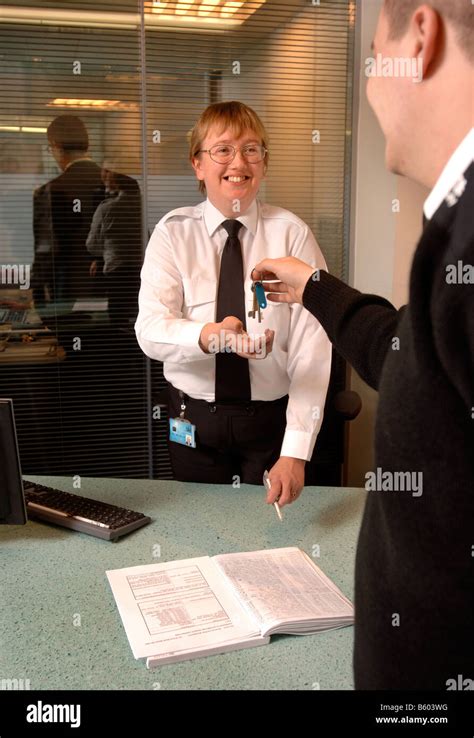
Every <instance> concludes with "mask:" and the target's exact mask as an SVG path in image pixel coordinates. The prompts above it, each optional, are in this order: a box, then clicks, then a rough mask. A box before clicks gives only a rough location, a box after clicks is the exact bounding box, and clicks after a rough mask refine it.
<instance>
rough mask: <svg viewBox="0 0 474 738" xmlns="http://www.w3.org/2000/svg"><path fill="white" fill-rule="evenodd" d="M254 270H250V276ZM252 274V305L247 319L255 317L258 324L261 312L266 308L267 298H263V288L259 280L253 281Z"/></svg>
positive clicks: (260, 320)
mask: <svg viewBox="0 0 474 738" xmlns="http://www.w3.org/2000/svg"><path fill="white" fill-rule="evenodd" d="M253 272H254V270H253V269H252V274H253ZM252 274H251V275H250V277H251V278H252V287H251V289H252V292H253V304H252V310H249V312H248V316H249V318H255V316H257V319H258V322H259V323H261V322H262V310H264V309H265V308H266V307H267V298H266V297H265V290H264V288H263V284H262V283H261V281H260V280H255V281H254V280H253V277H252Z"/></svg>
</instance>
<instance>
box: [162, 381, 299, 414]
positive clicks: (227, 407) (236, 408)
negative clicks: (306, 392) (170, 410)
mask: <svg viewBox="0 0 474 738" xmlns="http://www.w3.org/2000/svg"><path fill="white" fill-rule="evenodd" d="M169 390H170V391H173V392H174V393H175V394H176V397H177V398H178V399H179V402H180V404H182V402H183V401H184V404H185V405H186V408H188V407H189V408H191V409H192V408H193V407H194V408H196V409H197V408H200V409H205V408H207V409H208V410H209V412H210V413H218V414H222V415H231V414H233V413H236V412H242V413H243V412H245V413H246V414H248V415H254V414H255V413H256V412H258V411H259V410H262V409H263V408H268V406H269V405H272V406H274V407H279V406H280V405H286V404H287V402H288V395H283V397H278V398H277V399H276V400H248V401H247V402H208V401H207V400H197V399H196V398H194V397H189V395H186V394H185V393H184V392H183V391H182V390H178V389H176V387H173V385H169Z"/></svg>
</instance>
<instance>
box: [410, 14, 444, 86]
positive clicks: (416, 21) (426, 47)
mask: <svg viewBox="0 0 474 738" xmlns="http://www.w3.org/2000/svg"><path fill="white" fill-rule="evenodd" d="M408 34H409V35H408V38H409V44H410V47H411V48H410V49H409V51H410V57H411V58H413V59H421V60H422V61H421V63H422V69H423V79H424V78H425V77H428V76H430V74H431V72H432V71H433V68H434V66H435V64H436V61H437V60H438V59H439V54H440V51H441V47H442V41H443V33H442V25H441V19H440V17H439V15H438V13H437V12H436V10H434V9H433V8H432V7H430V6H429V5H421V6H420V7H419V8H417V9H416V11H415V12H414V13H413V15H412V18H411V20H410V24H409V29H408Z"/></svg>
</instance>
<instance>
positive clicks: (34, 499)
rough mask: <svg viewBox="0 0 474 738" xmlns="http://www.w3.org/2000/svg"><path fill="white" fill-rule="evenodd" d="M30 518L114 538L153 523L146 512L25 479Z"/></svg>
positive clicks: (101, 536)
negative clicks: (135, 510)
mask: <svg viewBox="0 0 474 738" xmlns="http://www.w3.org/2000/svg"><path fill="white" fill-rule="evenodd" d="M23 488H24V494H25V503H26V509H27V512H28V517H29V518H37V519H39V520H43V521H45V522H48V523H55V524H56V525H62V526H64V527H65V528H71V529H72V530H78V531H80V532H81V533H88V534H89V535H91V536H97V537H98V538H105V539H106V540H108V541H114V540H116V539H117V538H119V537H120V536H124V535H126V534H127V533H131V532H132V530H135V529H136V528H141V527H142V525H147V524H148V523H150V522H151V520H150V518H149V517H147V516H146V515H143V513H139V512H134V511H133V510H127V509H126V508H124V507H117V506H116V505H109V504H108V503H107V502H99V501H98V500H91V499H90V498H88V497H81V496H80V495H74V494H71V493H70V492H62V491H61V490H59V489H54V488H53V487H45V486H44V485H43V484H37V483H36V482H29V481H28V480H26V479H25V480H23Z"/></svg>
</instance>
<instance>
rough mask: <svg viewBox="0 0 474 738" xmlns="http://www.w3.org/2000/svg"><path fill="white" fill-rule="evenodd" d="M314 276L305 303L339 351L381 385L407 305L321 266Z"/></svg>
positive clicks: (369, 379)
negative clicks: (365, 291) (396, 303)
mask: <svg viewBox="0 0 474 738" xmlns="http://www.w3.org/2000/svg"><path fill="white" fill-rule="evenodd" d="M315 276H318V277H319V279H313V277H315ZM313 277H311V278H310V279H309V280H308V283H307V284H306V287H305V290H304V293H303V305H304V306H305V308H306V309H307V310H309V311H310V312H311V313H312V314H313V315H314V316H315V318H317V320H319V322H320V323H321V325H322V327H323V328H324V330H325V331H326V333H327V334H328V337H329V340H330V341H331V343H332V344H333V345H334V348H335V349H336V351H337V352H338V353H339V354H341V356H343V357H344V359H346V361H348V362H349V364H351V366H353V367H354V369H355V370H356V371H357V373H358V374H360V376H361V377H362V379H363V380H364V381H365V382H367V384H368V385H370V387H373V388H374V389H378V385H379V380H380V374H381V371H382V367H383V363H384V360H385V356H386V353H387V350H388V349H389V348H390V346H391V342H392V339H393V337H394V336H395V335H396V329H397V324H398V321H399V318H400V314H401V312H402V311H403V310H404V308H401V310H397V309H396V308H395V307H394V306H393V305H392V304H391V303H390V302H388V300H385V299H384V298H383V297H378V296H377V295H369V294H363V293H362V292H359V290H355V289H353V288H352V287H348V285H347V284H345V283H344V282H342V281H341V280H340V279H337V277H334V276H333V275H332V274H328V273H327V272H324V271H321V270H320V271H319V272H317V273H316V275H313Z"/></svg>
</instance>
